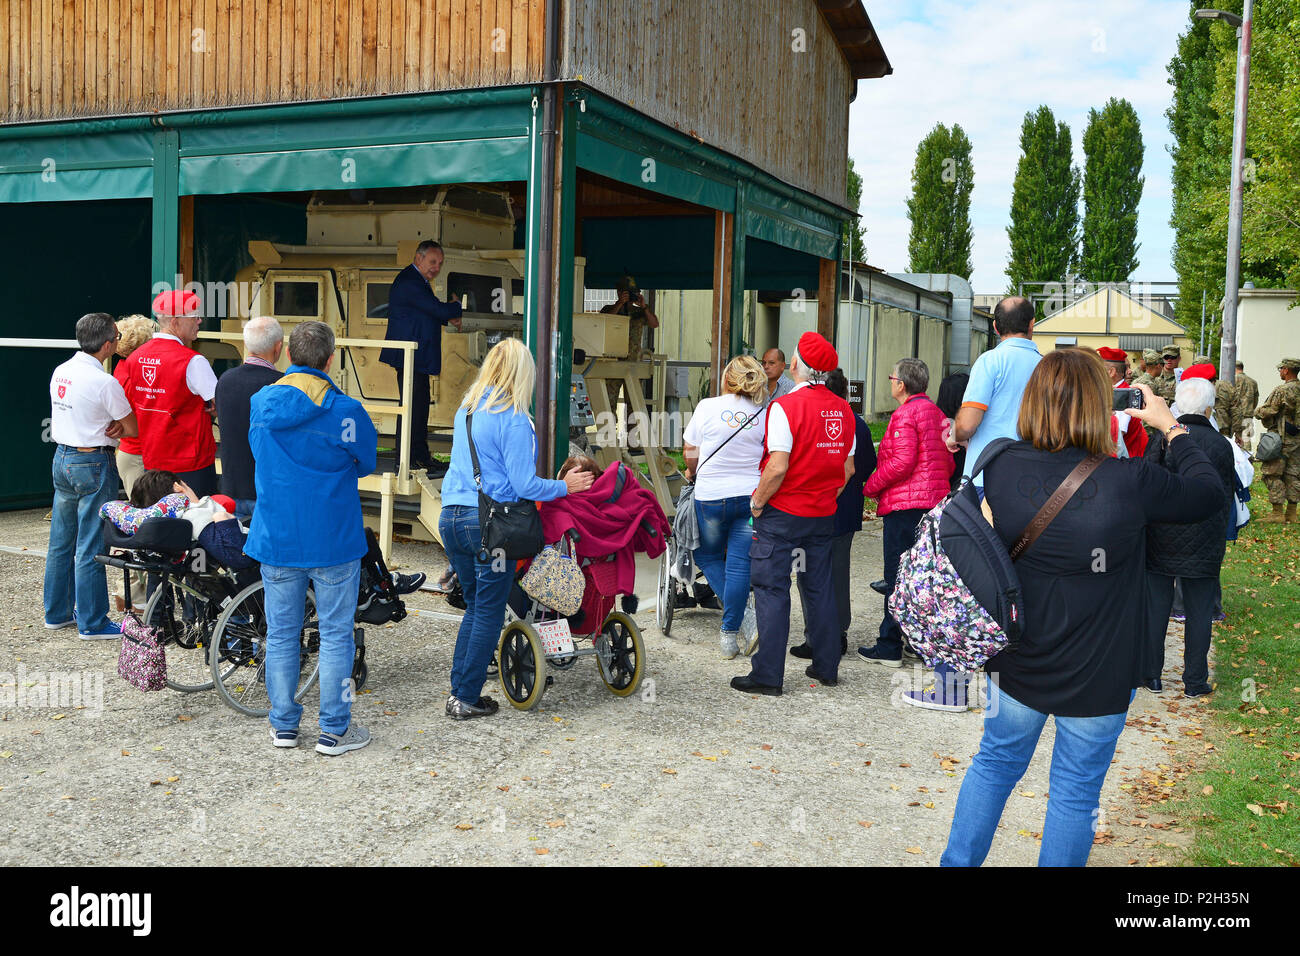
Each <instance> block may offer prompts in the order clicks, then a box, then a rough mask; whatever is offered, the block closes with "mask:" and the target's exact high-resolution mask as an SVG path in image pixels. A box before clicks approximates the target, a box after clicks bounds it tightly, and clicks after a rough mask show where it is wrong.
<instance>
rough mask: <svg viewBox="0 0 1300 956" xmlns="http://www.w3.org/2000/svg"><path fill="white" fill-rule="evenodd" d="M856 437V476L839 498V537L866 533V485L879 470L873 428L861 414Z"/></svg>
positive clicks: (836, 523) (837, 516) (837, 520)
mask: <svg viewBox="0 0 1300 956" xmlns="http://www.w3.org/2000/svg"><path fill="white" fill-rule="evenodd" d="M853 418H854V421H855V426H854V427H855V433H854V437H855V438H856V439H857V442H858V447H857V448H855V449H854V450H853V476H852V477H851V478H849V482H848V484H846V485H845V486H844V490H843V491H841V492H840V496H839V497H838V498H836V499H835V532H834V533H835V537H837V538H838V537H839V536H840V535H842V534H849V533H850V532H854V531H861V530H862V507H863V504H864V503H865V500H866V495H864V494H863V491H862V489H863V486H864V485H866V483H867V479H868V478H870V477H871V473H872V472H873V471H875V470H876V446H875V445H874V444H873V443H872V441H871V429H870V428H869V427H868V426H867V423H866V422H865V421H864V420H863V418H862V416H861V415H859V414H858V413H857V412H854V413H853Z"/></svg>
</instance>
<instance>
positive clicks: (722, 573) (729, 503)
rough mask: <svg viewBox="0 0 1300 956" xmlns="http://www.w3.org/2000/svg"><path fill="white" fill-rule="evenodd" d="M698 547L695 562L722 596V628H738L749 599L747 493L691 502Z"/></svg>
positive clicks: (750, 529) (751, 532)
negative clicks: (698, 532) (697, 523)
mask: <svg viewBox="0 0 1300 956" xmlns="http://www.w3.org/2000/svg"><path fill="white" fill-rule="evenodd" d="M695 518H696V520H697V521H698V522H699V526H700V546H699V548H697V549H696V551H695V563H696V564H698V565H699V566H700V570H701V571H703V572H704V577H705V578H706V579H707V580H708V582H709V587H711V588H713V591H714V593H715V594H717V595H718V596H719V597H720V598H722V629H723V630H724V631H739V630H740V622H741V619H742V618H744V616H745V603H746V602H747V601H748V600H749V543H750V539H751V538H752V537H753V529H752V528H751V527H750V526H749V496H748V495H741V496H740V497H738V498H719V499H718V500H717V501H700V500H698V499H697V500H696V502H695Z"/></svg>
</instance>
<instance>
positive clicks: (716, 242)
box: [679, 211, 736, 395]
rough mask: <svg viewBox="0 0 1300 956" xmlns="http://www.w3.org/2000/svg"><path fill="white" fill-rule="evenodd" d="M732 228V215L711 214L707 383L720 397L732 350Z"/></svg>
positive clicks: (725, 213) (722, 213)
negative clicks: (710, 317)
mask: <svg viewBox="0 0 1300 956" xmlns="http://www.w3.org/2000/svg"><path fill="white" fill-rule="evenodd" d="M735 225H736V217H735V216H734V215H732V214H731V213H729V212H721V211H718V212H715V213H714V214H713V321H712V322H711V323H710V336H709V337H710V339H711V341H710V344H709V384H710V387H711V394H713V395H720V394H722V389H721V384H722V369H723V368H724V367H725V366H726V364H727V359H728V358H729V353H730V348H731V261H732V260H731V253H732V247H733V245H734V243H733V242H732V235H731V234H732V231H733V230H734V229H735ZM679 319H680V317H679Z"/></svg>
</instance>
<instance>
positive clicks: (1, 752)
mask: <svg viewBox="0 0 1300 956" xmlns="http://www.w3.org/2000/svg"><path fill="white" fill-rule="evenodd" d="M13 755H14V752H13V751H12V750H0V757H2V758H4V759H5V760H8V759H9V758H10V757H12V756H13Z"/></svg>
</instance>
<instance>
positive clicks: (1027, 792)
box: [1020, 790, 1034, 797]
mask: <svg viewBox="0 0 1300 956" xmlns="http://www.w3.org/2000/svg"><path fill="white" fill-rule="evenodd" d="M1020 795H1021V796H1022V797H1032V796H1034V791H1032V790H1021V791H1020Z"/></svg>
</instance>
